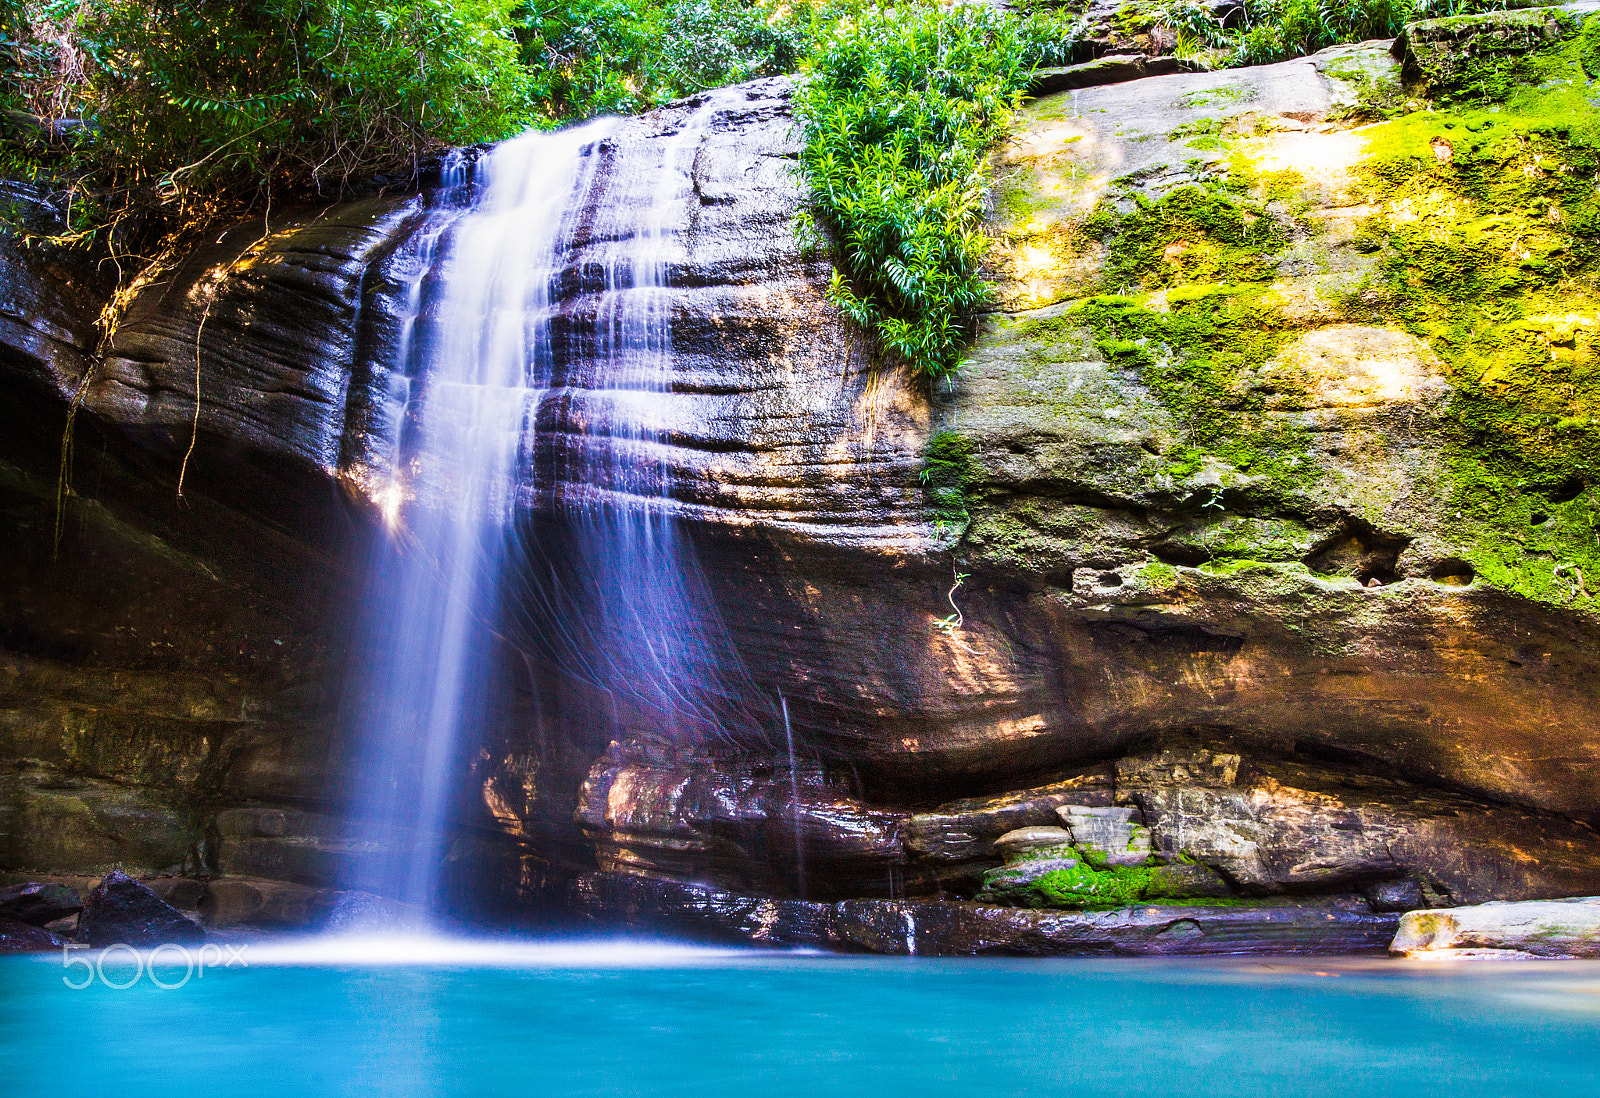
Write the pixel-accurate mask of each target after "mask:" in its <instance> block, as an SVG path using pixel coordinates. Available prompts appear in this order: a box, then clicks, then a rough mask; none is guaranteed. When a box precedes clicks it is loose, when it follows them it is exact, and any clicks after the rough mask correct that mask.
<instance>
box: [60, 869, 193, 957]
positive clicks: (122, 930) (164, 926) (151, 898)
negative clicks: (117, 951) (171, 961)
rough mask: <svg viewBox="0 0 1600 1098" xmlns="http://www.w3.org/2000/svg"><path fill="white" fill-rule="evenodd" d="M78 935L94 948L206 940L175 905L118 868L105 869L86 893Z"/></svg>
mask: <svg viewBox="0 0 1600 1098" xmlns="http://www.w3.org/2000/svg"><path fill="white" fill-rule="evenodd" d="M78 936H79V938H80V939H81V940H83V941H85V942H87V943H88V944H89V945H91V946H94V947H96V948H100V947H104V946H109V945H117V944H123V945H130V946H138V947H144V946H156V945H161V944H162V943H163V942H177V943H179V944H187V943H192V942H202V941H204V940H205V936H206V935H205V931H203V930H201V929H200V927H199V926H198V925H196V924H195V923H193V922H191V921H190V920H189V919H187V918H185V917H184V916H183V914H182V913H181V912H180V911H178V909H177V908H175V907H173V906H172V905H171V904H169V903H167V902H166V901H165V900H163V899H162V898H161V897H160V896H157V895H156V894H155V893H154V892H152V891H151V890H150V889H149V888H147V887H145V886H144V885H143V884H141V883H140V882H138V881H136V880H134V879H133V878H132V877H130V876H128V875H127V874H126V873H124V872H122V871H121V870H120V869H114V870H112V871H111V872H110V873H107V874H106V876H105V879H104V880H102V881H101V882H100V883H99V885H97V886H96V887H95V889H94V891H93V892H91V893H89V899H88V901H87V902H86V903H85V904H84V905H83V915H82V917H81V919H80V920H79V923H78Z"/></svg>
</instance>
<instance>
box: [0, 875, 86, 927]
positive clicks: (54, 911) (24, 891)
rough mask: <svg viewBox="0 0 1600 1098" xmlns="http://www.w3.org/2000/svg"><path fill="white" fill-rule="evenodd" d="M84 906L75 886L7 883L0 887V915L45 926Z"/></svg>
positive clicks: (31, 924)
mask: <svg viewBox="0 0 1600 1098" xmlns="http://www.w3.org/2000/svg"><path fill="white" fill-rule="evenodd" d="M82 908H83V899H82V897H80V896H79V895H78V890H77V889H75V888H71V887H69V886H67V885H64V884H40V883H38V882H32V883H29V884H17V885H7V886H6V887H5V888H0V919H14V920H15V921H17V922H19V923H27V924H28V925H29V926H44V925H45V924H46V923H53V922H55V921H56V920H57V919H65V918H66V917H67V916H68V915H71V914H73V913H74V912H76V911H80V910H82Z"/></svg>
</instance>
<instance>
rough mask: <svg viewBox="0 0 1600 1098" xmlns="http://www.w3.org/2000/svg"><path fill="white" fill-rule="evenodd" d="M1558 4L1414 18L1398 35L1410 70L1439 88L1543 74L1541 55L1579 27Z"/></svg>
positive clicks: (1445, 89)
mask: <svg viewBox="0 0 1600 1098" xmlns="http://www.w3.org/2000/svg"><path fill="white" fill-rule="evenodd" d="M1578 28H1579V20H1578V18H1577V17H1576V16H1575V15H1572V14H1571V13H1568V12H1565V11H1563V10H1561V9H1560V8H1558V7H1541V8H1532V9H1529V10H1523V11H1495V12H1486V13H1483V14H1480V15H1456V16H1448V17H1445V18H1442V19H1426V20H1422V21H1421V22H1417V23H1412V24H1410V25H1408V26H1407V27H1406V29H1405V33H1404V34H1403V35H1402V36H1401V38H1399V39H1397V40H1396V49H1397V51H1403V53H1404V56H1405V59H1406V69H1407V75H1408V76H1409V77H1411V78H1412V79H1414V80H1419V81H1421V82H1423V83H1424V84H1425V85H1426V86H1427V88H1428V90H1430V91H1433V92H1450V91H1461V90H1472V89H1473V88H1474V87H1475V86H1477V87H1487V86H1488V85H1489V84H1490V83H1494V84H1495V85H1496V86H1497V87H1498V86H1502V85H1503V84H1504V83H1505V82H1507V81H1508V80H1513V81H1520V82H1527V81H1528V80H1529V79H1530V78H1532V79H1537V69H1536V67H1535V66H1536V64H1537V62H1536V59H1535V55H1537V54H1539V53H1541V52H1543V51H1545V50H1548V49H1549V48H1551V47H1552V46H1556V45H1558V44H1559V43H1560V42H1561V41H1562V40H1563V39H1566V38H1570V37H1572V36H1573V35H1575V34H1576V33H1577V32H1578Z"/></svg>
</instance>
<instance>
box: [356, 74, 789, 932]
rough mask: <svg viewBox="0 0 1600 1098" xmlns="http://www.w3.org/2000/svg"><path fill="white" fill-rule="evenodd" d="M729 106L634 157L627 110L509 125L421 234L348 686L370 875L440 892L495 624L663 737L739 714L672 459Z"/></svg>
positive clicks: (394, 885)
mask: <svg viewBox="0 0 1600 1098" xmlns="http://www.w3.org/2000/svg"><path fill="white" fill-rule="evenodd" d="M712 113H713V112H712V111H710V110H708V109H706V108H705V107H704V105H702V106H701V107H700V108H699V109H694V110H690V111H688V113H687V114H686V115H685V117H684V119H683V121H682V123H681V124H680V126H679V128H678V129H677V131H676V133H673V134H668V135H664V136H663V139H660V140H656V141H654V142H652V143H650V144H649V145H648V148H649V149H650V150H651V152H650V154H649V155H646V156H642V157H641V156H637V155H635V156H633V157H632V158H631V159H630V158H624V157H620V156H618V155H616V154H615V149H614V147H613V144H614V143H613V142H612V141H611V136H612V134H613V132H614V131H615V129H616V127H617V126H618V125H619V123H617V122H616V121H614V120H602V121H599V122H596V123H591V124H589V125H586V126H582V127H578V128H574V129H570V130H566V131H562V132H557V133H551V134H537V133H535V134H528V135H525V136H523V137H520V138H517V139H515V140H512V141H509V142H506V143H504V144H502V145H499V146H497V147H495V148H494V149H492V150H491V151H489V152H488V153H486V154H485V155H483V156H482V157H481V158H480V159H479V160H478V162H477V163H476V165H474V166H473V167H472V169H471V170H470V171H462V172H459V173H457V174H455V175H454V176H451V177H449V178H447V180H446V183H447V185H446V186H445V187H444V189H443V190H442V191H441V193H440V194H439V196H438V197H437V198H436V200H435V202H434V211H433V213H432V215H431V216H430V219H429V220H428V222H427V224H426V225H425V226H424V228H423V229H421V230H419V231H417V232H416V233H414V234H413V238H412V245H411V251H410V254H409V267H408V269H409V276H408V277H409V279H410V286H411V290H410V295H409V300H410V306H409V310H408V311H409V314H410V315H409V318H408V320H407V322H406V325H405V328H404V331H403V332H402V334H401V339H400V341H399V363H398V366H399V368H398V369H397V371H396V375H395V376H396V379H397V380H396V382H395V384H394V386H393V390H392V393H391V402H392V404H393V406H394V407H393V414H394V416H395V418H396V421H397V423H398V429H397V431H396V450H395V455H394V461H393V476H392V478H391V480H390V483H389V484H388V485H387V486H385V487H384V488H383V489H382V491H381V492H380V493H379V497H380V500H381V503H382V507H383V513H384V515H385V521H386V524H387V526H388V529H387V531H386V534H385V536H384V537H382V538H381V539H380V544H379V546H378V548H377V549H376V551H375V553H374V558H373V561H372V564H371V572H370V579H369V587H368V591H367V593H366V605H367V610H368V621H367V626H366V631H365V635H364V637H363V639H362V641H361V644H362V646H363V652H362V655H361V658H360V659H359V660H358V665H359V671H358V673H357V675H356V679H355V682H354V689H353V690H352V691H351V692H350V694H351V696H352V697H353V699H354V708H355V710H356V712H357V716H356V718H355V720H354V721H353V723H354V724H355V726H356V728H355V732H356V734H357V736H358V738H359V742H360V745H361V748H360V750H361V755H360V759H359V763H358V770H359V773H358V775H357V779H356V781H355V783H354V788H353V790H352V794H351V804H350V810H349V811H350V816H351V818H352V820H353V821H354V822H353V827H354V829H355V833H356V834H357V836H358V838H357V839H356V840H355V841H354V842H353V843H352V856H351V857H350V859H349V870H348V873H347V883H348V884H350V885H351V886H353V887H357V888H363V889H368V890H372V891H376V892H380V893H382V894H385V895H388V896H391V897H393V898H396V899H400V900H402V901H405V902H408V903H412V904H416V905H421V906H423V907H432V906H435V905H436V902H437V900H438V898H439V891H440V872H441V863H442V862H443V860H444V858H445V857H446V854H447V851H446V849H445V844H446V839H447V835H448V833H449V823H450V820H451V817H452V815H453V813H454V812H455V810H456V808H457V807H458V805H457V802H456V798H457V795H458V792H457V791H458V781H459V775H460V773H461V770H462V767H463V765H464V763H465V759H466V756H467V755H468V754H469V753H470V752H472V751H475V750H477V748H478V745H479V744H480V743H481V742H482V740H483V732H484V721H485V719H486V718H485V712H486V709H487V707H488V706H489V704H490V700H491V693H492V688H493V684H494V680H495V676H496V673H497V668H496V666H495V651H496V643H497V638H498V639H499V640H504V641H507V643H510V644H513V645H514V646H515V647H516V648H518V649H519V650H520V651H521V652H522V653H523V655H524V657H525V658H526V659H528V660H529V661H533V662H538V663H540V664H543V665H546V666H549V667H554V668H558V669H560V671H561V672H562V673H563V674H566V675H569V676H572V677H575V678H577V679H581V680H583V681H587V682H588V683H590V684H593V685H595V686H598V687H599V688H600V689H601V690H603V691H605V692H606V693H608V694H609V695H610V696H611V697H613V698H614V699H618V705H617V706H614V708H618V709H628V710H629V711H630V712H632V713H635V714H637V713H641V712H642V713H648V714H651V715H652V716H650V717H649V723H650V724H651V725H652V726H653V728H654V730H655V731H657V732H660V733H664V734H667V735H675V736H680V737H684V736H696V735H706V734H708V732H709V733H710V734H715V731H716V730H720V729H722V728H725V727H727V726H728V724H729V721H730V717H729V712H728V710H729V706H728V705H727V704H726V699H727V697H728V689H727V687H726V685H725V683H726V680H727V678H728V675H729V673H730V669H735V670H734V672H733V673H734V675H735V677H737V674H738V672H737V670H736V669H737V668H739V667H740V666H741V664H740V661H739V660H738V658H737V655H736V654H734V653H731V652H730V651H729V650H728V649H729V644H728V641H727V639H726V635H725V631H723V630H722V629H721V628H720V626H719V625H718V623H717V621H716V617H715V613H714V612H713V611H712V610H711V609H710V606H711V601H710V599H709V598H708V597H707V596H706V594H705V591H704V585H703V580H702V579H701V578H700V575H699V572H698V570H697V568H696V567H695V565H694V559H693V553H692V552H691V551H690V549H689V547H688V546H686V545H684V544H682V543H681V537H680V532H679V530H678V526H677V522H676V519H675V518H674V516H673V514H672V508H671V506H670V493H671V490H672V484H671V483H670V476H669V475H668V472H667V469H666V465H665V462H664V461H663V460H662V457H661V455H662V453H663V452H664V448H663V440H662V438H661V432H662V425H663V423H664V421H665V417H664V416H663V415H662V411H661V408H662V403H661V402H662V401H663V400H665V399H669V397H670V377H671V368H672V355H671V325H670V319H671V317H670V312H671V310H670V304H671V300H670V293H669V288H668V282H669V279H668V273H669V266H670V257H671V253H672V249H673V248H674V247H678V246H680V244H679V242H678V241H677V240H676V237H675V232H674V228H675V226H676V224H677V221H676V220H675V218H677V216H678V215H679V214H681V212H682V210H683V208H684V204H685V203H686V202H689V201H692V200H693V180H692V169H693V162H694V156H695V153H696V150H697V148H698V145H699V142H700V140H701V137H702V134H703V132H704V127H705V126H706V125H707V124H708V122H709V119H710V117H711V115H712ZM575 257H578V258H575ZM533 515H542V516H544V517H545V519H546V520H548V518H549V516H551V515H554V516H556V518H557V520H558V521H557V523H556V525H555V527H554V529H552V526H551V524H550V523H549V522H548V521H545V522H543V524H542V525H541V523H538V522H535V521H533V520H532V519H530V518H529V516H533ZM633 719H634V720H635V721H636V722H637V721H638V720H639V718H638V717H637V716H635V717H634V718H633ZM742 719H744V720H745V723H749V721H750V720H751V718H748V717H745V718H742ZM755 719H759V718H755ZM735 723H737V721H735ZM618 734H619V735H621V734H625V733H621V732H619V733H618Z"/></svg>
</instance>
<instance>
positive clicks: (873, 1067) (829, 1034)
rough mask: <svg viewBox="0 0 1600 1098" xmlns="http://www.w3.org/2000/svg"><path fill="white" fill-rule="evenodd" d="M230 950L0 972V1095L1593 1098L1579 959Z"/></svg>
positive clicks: (5, 964)
mask: <svg viewBox="0 0 1600 1098" xmlns="http://www.w3.org/2000/svg"><path fill="white" fill-rule="evenodd" d="M245 956H246V957H247V958H249V960H250V967H248V968H240V967H237V966H236V967H234V968H231V969H224V970H213V971H209V972H207V973H206V975H205V977H204V978H203V979H191V980H190V981H189V982H188V983H186V984H184V985H183V986H182V987H179V988H177V989H176V990H172V991H163V990H160V989H159V988H157V987H155V986H153V985H152V984H151V983H150V981H149V980H148V979H147V978H146V979H141V980H139V982H138V983H137V984H135V985H134V986H133V987H131V988H129V989H127V990H124V991H116V990H111V989H110V988H107V987H105V986H103V985H101V984H99V983H98V982H97V983H94V984H93V985H91V986H90V987H88V988H86V989H85V990H82V991H72V990H68V989H67V988H66V987H64V986H63V982H62V976H63V970H62V967H61V958H59V957H48V958H0V1094H4V1095H8V1096H9V1095H11V1094H17V1095H22V1094H34V1093H42V1092H45V1091H46V1089H47V1088H48V1090H51V1091H54V1090H59V1089H61V1088H63V1087H68V1086H71V1087H72V1088H73V1089H76V1088H77V1086H78V1085H80V1084H82V1083H85V1082H87V1081H88V1080H89V1079H90V1078H91V1077H93V1078H98V1079H99V1083H97V1084H95V1087H96V1089H97V1090H99V1089H105V1090H108V1091H110V1092H113V1093H116V1094H117V1095H119V1096H120V1098H142V1096H144V1095H152V1096H155V1095H160V1096H163V1098H171V1096H177V1095H187V1094H205V1095H208V1096H213V1098H217V1096H228V1098H231V1096H255V1095H262V1096H267V1095H272V1096H281V1095H293V1096H297V1098H299V1096H305V1098H310V1096H318V1095H356V1094H360V1095H365V1094H376V1095H475V1096H493V1095H507V1096H546V1095H630V1096H631V1095H639V1096H652V1098H654V1096H669V1095H670V1096H683V1098H689V1096H693V1098H720V1096H723V1095H730V1096H731V1095H760V1096H763V1098H777V1096H790V1095H792V1096H795V1098H802V1096H803V1098H818V1096H822V1095H826V1096H829V1098H852V1096H857V1095H860V1096H863V1098H866V1096H871V1098H896V1096H902V1095H903V1096H907V1098H910V1096H919V1098H921V1096H929V1095H970V1094H983V1095H1052V1096H1057V1098H1062V1096H1076V1095H1095V1096H1104V1095H1112V1094H1115V1095H1161V1096H1180V1095H1181V1096H1205V1095H1228V1096H1230V1098H1253V1096H1257V1095H1259V1096H1263V1098H1265V1096H1268V1095H1271V1096H1274V1098H1294V1096H1299V1095H1326V1094H1332V1093H1336V1092H1337V1093H1348V1094H1352V1095H1362V1096H1374V1095H1408V1096H1416V1095H1448V1096H1452V1098H1459V1096H1468V1098H1470V1096H1477V1095H1496V1096H1499V1095H1505V1096H1511V1095H1516V1096H1519V1098H1524V1096H1530V1098H1531V1096H1541V1098H1552V1096H1561V1095H1583V1096H1585V1098H1593V1096H1594V1095H1595V1094H1596V1093H1597V1084H1600V965H1593V964H1579V963H1545V964H1528V965H1513V964H1504V963H1498V964H1497V963H1473V964H1461V963H1457V964H1423V963H1417V962H1400V961H1383V960H1369V959H1362V960H1329V959H1326V958H1323V959H1317V960H1314V961H1298V960H1279V959H1248V960H1244V959H1241V960H1222V961H1219V960H1203V961H1202V960H1159V961H1147V960H1115V961H1113V960H994V959H985V960H930V959H916V958H855V957H837V956H817V955H795V954H788V955H783V954H771V953H753V952H747V951H741V950H731V949H730V950H712V949H702V948H696V947H691V946H677V945H672V944H670V943H627V942H623V943H617V942H590V943H582V942H578V943H573V942H567V943H543V944H541V943H521V944H509V945H499V944H494V943H481V942H480V943H470V942H469V943H457V944H455V945H439V944H426V943H423V944H419V943H411V944H406V943H395V942H371V941H369V942H366V943H360V944H355V945H351V944H348V943H346V944H342V945H340V944H330V943H327V942H323V943H321V944H312V945H309V946H307V947H304V948H302V947H300V946H292V947H285V946H283V945H269V944H266V943H257V944H254V945H252V946H250V947H249V949H248V950H247V952H246V953H245ZM78 971H79V972H80V973H81V971H82V970H81V969H80V970H78ZM106 971H107V974H108V976H111V977H112V979H113V981H114V982H118V983H121V982H125V981H126V979H127V977H128V976H129V975H132V974H133V970H132V969H131V967H128V966H124V967H123V968H122V969H120V970H119V969H117V967H116V966H115V965H108V966H107V969H106ZM119 973H120V974H119ZM182 975H183V969H182V967H181V966H179V967H178V968H177V969H176V970H166V971H164V972H163V973H162V977H163V982H167V983H175V982H177V981H178V979H179V978H180V977H181V976H182ZM80 979H81V976H77V977H75V978H74V982H78V980H80ZM106 1072H110V1073H113V1075H112V1076H110V1077H107V1076H105V1075H103V1074H102V1073H106Z"/></svg>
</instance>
